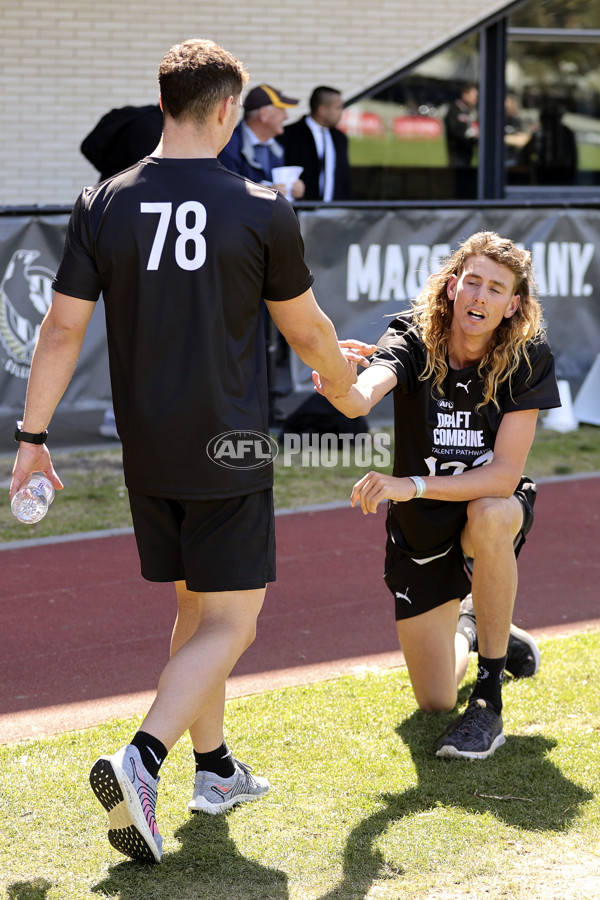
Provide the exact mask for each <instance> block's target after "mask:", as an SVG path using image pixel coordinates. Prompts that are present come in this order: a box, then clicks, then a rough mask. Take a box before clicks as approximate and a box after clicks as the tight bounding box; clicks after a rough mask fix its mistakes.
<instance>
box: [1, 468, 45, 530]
mask: <svg viewBox="0 0 600 900" xmlns="http://www.w3.org/2000/svg"><path fill="white" fill-rule="evenodd" d="M53 500H54V487H53V486H52V483H51V482H50V481H48V479H47V478H46V476H45V475H42V474H41V473H40V472H38V473H36V474H35V475H32V476H31V478H30V479H29V481H28V482H27V484H26V485H25V487H22V488H21V490H20V491H17V493H16V494H15V496H14V497H13V498H12V503H11V504H10V508H11V509H12V512H13V515H14V516H16V517H17V519H18V520H19V522H23V523H24V524H25V525H33V524H35V522H39V521H40V519H43V518H44V516H45V515H46V513H47V512H48V507H49V506H50V504H51V503H52V501H53Z"/></svg>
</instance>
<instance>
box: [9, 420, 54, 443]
mask: <svg viewBox="0 0 600 900" xmlns="http://www.w3.org/2000/svg"><path fill="white" fill-rule="evenodd" d="M47 440H48V429H46V431H41V432H40V433H39V434H33V433H32V432H31V431H23V423H22V422H17V427H16V429H15V441H18V442H20V441H25V443H26V444H45V443H46V441H47Z"/></svg>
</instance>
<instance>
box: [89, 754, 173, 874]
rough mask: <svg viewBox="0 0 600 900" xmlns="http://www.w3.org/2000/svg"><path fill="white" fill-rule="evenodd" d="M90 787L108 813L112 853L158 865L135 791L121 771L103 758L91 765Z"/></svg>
mask: <svg viewBox="0 0 600 900" xmlns="http://www.w3.org/2000/svg"><path fill="white" fill-rule="evenodd" d="M90 785H91V787H92V790H93V792H94V794H95V795H96V797H97V799H98V800H99V801H100V803H101V804H102V806H103V807H104V809H105V810H106V812H107V813H108V824H109V830H108V841H109V843H110V845H111V846H112V847H114V848H115V850H118V851H119V853H122V854H123V855H124V856H129V857H130V859H135V860H139V861H140V862H152V863H154V862H156V863H158V862H160V859H161V853H160V851H159V849H158V847H157V846H156V842H155V840H154V838H153V836H152V832H151V831H150V829H149V827H148V823H147V822H146V817H145V815H144V811H143V809H142V804H141V803H140V798H139V797H138V795H137V792H136V790H135V788H134V786H133V784H132V783H131V781H130V780H129V778H128V777H127V775H126V774H125V772H124V771H123V770H122V769H121V768H120V767H119V766H116V765H115V764H114V763H112V762H111V760H110V759H108V758H107V757H104V756H101V757H100V759H99V760H97V761H96V762H95V763H94V765H93V766H92V770H91V772H90Z"/></svg>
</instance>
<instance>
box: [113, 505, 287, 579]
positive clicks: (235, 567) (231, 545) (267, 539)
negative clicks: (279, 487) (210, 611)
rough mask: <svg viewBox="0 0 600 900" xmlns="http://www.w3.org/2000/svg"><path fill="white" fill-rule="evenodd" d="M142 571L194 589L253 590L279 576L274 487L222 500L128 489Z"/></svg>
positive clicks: (153, 576) (151, 576)
mask: <svg viewBox="0 0 600 900" xmlns="http://www.w3.org/2000/svg"><path fill="white" fill-rule="evenodd" d="M129 505H130V507H131V515H132V517H133V530H134V533H135V539H136V542H137V547H138V553H139V557H140V563H141V571H142V575H143V577H144V578H146V579H147V580H148V581H185V583H186V585H187V587H188V589H189V590H190V591H202V592H206V591H249V590H256V589H258V588H263V587H264V586H265V585H266V584H267V583H268V582H270V581H275V516H274V510H273V491H272V490H271V488H269V489H268V490H266V491H259V492H258V493H256V494H248V495H246V496H244V497H233V498H228V499H224V500H174V499H167V498H163V497H148V496H146V495H145V494H136V493H133V492H131V491H130V492H129Z"/></svg>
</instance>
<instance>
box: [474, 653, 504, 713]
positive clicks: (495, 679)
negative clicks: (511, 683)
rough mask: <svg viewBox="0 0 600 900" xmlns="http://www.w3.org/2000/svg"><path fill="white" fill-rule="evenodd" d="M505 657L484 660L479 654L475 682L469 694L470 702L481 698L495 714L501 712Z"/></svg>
mask: <svg viewBox="0 0 600 900" xmlns="http://www.w3.org/2000/svg"><path fill="white" fill-rule="evenodd" d="M505 665H506V656H501V657H500V658H499V659H486V657H485V656H481V654H479V657H478V661H477V681H476V683H475V687H474V688H473V693H472V694H471V700H476V699H477V698H481V699H482V700H485V701H486V703H488V704H489V705H490V706H491V707H492V709H493V710H494V712H495V713H497V714H498V715H500V713H501V712H502V681H503V679H504V666H505Z"/></svg>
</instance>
